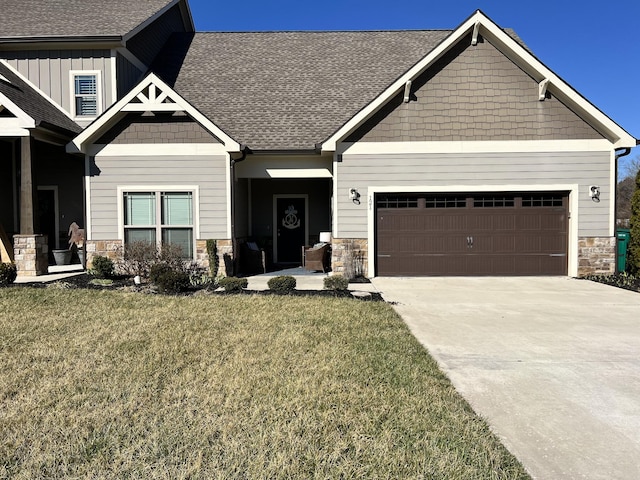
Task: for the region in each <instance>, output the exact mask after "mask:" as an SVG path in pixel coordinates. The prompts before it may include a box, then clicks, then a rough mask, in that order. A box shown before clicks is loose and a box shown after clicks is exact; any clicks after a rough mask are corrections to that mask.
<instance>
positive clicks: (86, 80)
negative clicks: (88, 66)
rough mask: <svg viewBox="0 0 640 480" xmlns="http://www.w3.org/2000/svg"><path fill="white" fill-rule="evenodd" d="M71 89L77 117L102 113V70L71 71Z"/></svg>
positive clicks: (89, 116) (73, 106)
mask: <svg viewBox="0 0 640 480" xmlns="http://www.w3.org/2000/svg"><path fill="white" fill-rule="evenodd" d="M71 91H72V93H73V98H72V99H71V100H72V109H73V114H74V116H75V117H78V118H95V117H97V116H98V115H99V114H100V72H98V71H75V72H71Z"/></svg>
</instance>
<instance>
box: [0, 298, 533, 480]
mask: <svg viewBox="0 0 640 480" xmlns="http://www.w3.org/2000/svg"><path fill="white" fill-rule="evenodd" d="M0 365H2V368H1V369H0V478H7V477H10V478H25V479H26V478H63V477H64V478H69V477H71V478H204V479H215V478H220V479H223V478H225V479H226V478H304V479H306V478H323V479H324V478H385V479H400V478H411V479H419V478H422V479H514V478H528V477H527V475H526V473H525V472H524V470H523V468H522V466H521V465H520V464H519V463H518V462H517V461H516V460H515V458H514V457H513V456H511V455H510V454H509V452H508V451H506V449H505V448H504V447H503V446H502V445H501V444H500V442H499V441H498V440H497V439H496V437H495V436H494V435H493V434H492V433H491V432H490V430H489V429H488V427H487V425H486V423H485V422H484V421H483V420H482V419H480V418H478V417H477V416H476V415H475V414H474V413H473V411H472V410H471V408H470V407H469V406H468V404H467V403H466V402H465V401H464V400H463V399H461V397H460V396H459V395H458V394H457V393H456V392H455V390H454V389H453V387H452V386H451V384H450V383H449V381H448V379H447V378H446V377H445V376H444V375H443V374H442V373H441V372H440V371H439V370H438V368H437V366H436V364H435V363H434V361H433V360H432V359H431V358H430V357H429V356H428V354H427V353H426V352H425V351H424V350H423V348H422V347H421V346H420V345H419V344H418V343H417V341H416V340H415V339H414V338H413V337H412V336H411V335H410V333H409V332H408V330H407V328H406V327H405V326H404V325H403V323H402V322H401V321H400V319H399V318H398V316H397V315H396V314H395V313H394V311H393V310H392V308H390V307H389V306H388V305H386V304H384V303H376V302H361V301H358V300H350V299H326V298H311V297H309V298H305V297H281V296H278V297H275V296H246V295H240V296H196V297H164V296H152V295H143V294H136V293H123V292H107V291H91V292H89V291H84V290H74V289H52V288H48V289H30V288H4V289H0Z"/></svg>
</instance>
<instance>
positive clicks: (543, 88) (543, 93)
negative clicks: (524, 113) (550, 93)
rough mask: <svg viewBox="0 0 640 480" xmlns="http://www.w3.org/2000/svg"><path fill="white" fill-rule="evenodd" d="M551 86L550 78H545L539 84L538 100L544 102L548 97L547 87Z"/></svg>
mask: <svg viewBox="0 0 640 480" xmlns="http://www.w3.org/2000/svg"><path fill="white" fill-rule="evenodd" d="M548 86H549V79H548V78H545V79H544V80H542V81H541V82H540V83H539V84H538V100H540V101H541V102H544V99H545V98H547V87H548Z"/></svg>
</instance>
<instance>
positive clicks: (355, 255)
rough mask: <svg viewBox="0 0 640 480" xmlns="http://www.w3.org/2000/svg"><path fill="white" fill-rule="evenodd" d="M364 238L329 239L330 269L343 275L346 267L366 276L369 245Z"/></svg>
mask: <svg viewBox="0 0 640 480" xmlns="http://www.w3.org/2000/svg"><path fill="white" fill-rule="evenodd" d="M368 245H369V244H368V242H367V239H366V238H334V239H332V241H331V270H332V271H333V273H334V274H336V273H337V274H341V275H344V274H345V272H346V271H347V270H348V269H352V270H356V271H355V272H354V273H355V274H358V273H359V272H358V271H357V270H361V273H362V275H364V276H365V277H366V276H368V272H367V266H368V252H369V246H368Z"/></svg>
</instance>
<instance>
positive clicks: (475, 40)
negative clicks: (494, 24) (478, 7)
mask: <svg viewBox="0 0 640 480" xmlns="http://www.w3.org/2000/svg"><path fill="white" fill-rule="evenodd" d="M479 32H480V21H477V22H476V23H475V25H474V26H473V33H472V34H471V45H473V46H474V47H475V46H476V45H478V33H479Z"/></svg>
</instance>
